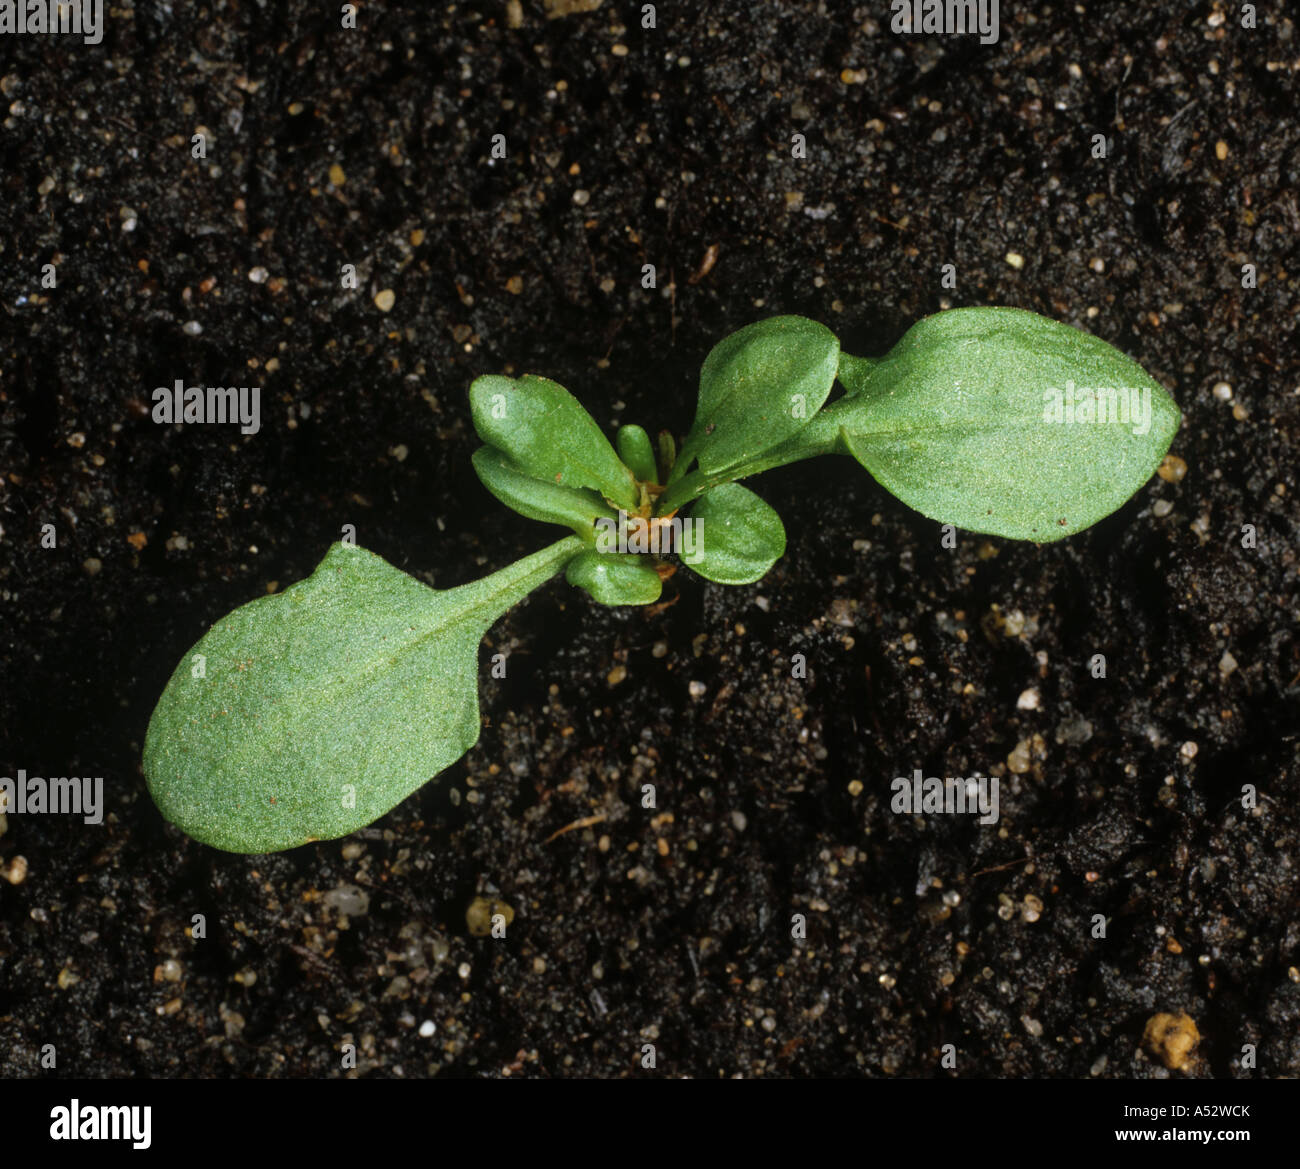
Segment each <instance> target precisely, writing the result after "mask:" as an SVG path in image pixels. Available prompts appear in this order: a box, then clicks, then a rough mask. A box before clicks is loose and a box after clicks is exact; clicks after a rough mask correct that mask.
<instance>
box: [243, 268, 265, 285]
mask: <svg viewBox="0 0 1300 1169" xmlns="http://www.w3.org/2000/svg"><path fill="white" fill-rule="evenodd" d="M269 275H270V273H269V272H267V270H266V269H265V268H263V267H262V265H261V264H258V266H257V267H256V268H249V270H248V278H249V279H250V280H251V281H252V282H253V283H254V284H265V283H266V278H267V276H269Z"/></svg>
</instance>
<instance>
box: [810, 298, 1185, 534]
mask: <svg viewBox="0 0 1300 1169" xmlns="http://www.w3.org/2000/svg"><path fill="white" fill-rule="evenodd" d="M846 372H848V373H849V376H848V378H847V379H846V378H845V374H846ZM840 376H841V379H842V380H845V384H846V386H847V387H848V389H849V396H848V397H846V398H845V399H842V400H841V401H840V402H837V403H836V404H835V405H834V406H833V407H831V408H830V410H828V415H832V414H833V415H836V416H838V417H839V418H840V419H842V421H841V439H842V442H843V445H844V447H845V448H846V449H847V450H848V452H849V453H851V454H852V455H853V456H854V457H855V458H856V459H857V460H858V462H860V463H861V464H862V465H863V466H864V467H866V469H867V470H868V471H870V472H871V474H872V475H873V476H874V477H875V478H876V480H877V481H878V482H879V483H880V485H881V486H882V487H884V488H885V489H886V490H887V491H889V492H890V493H891V494H893V495H895V496H897V497H898V498H899V499H900V500H902V501H903V502H904V503H905V504H907V505H908V506H909V507H914V508H915V509H916V510H917V511H919V512H921V513H922V514H923V515H926V516H929V517H930V518H931V519H934V520H938V521H940V522H941V523H950V524H954V525H955V526H957V527H961V528H965V529H967V530H968V531H972V532H988V533H991V534H993V535H998V536H1009V537H1012V538H1013V539H1018V540H1033V541H1036V542H1037V543H1047V542H1050V541H1053V540H1059V539H1062V538H1063V537H1065V536H1069V535H1072V534H1074V533H1075V532H1079V531H1082V530H1083V529H1084V528H1087V527H1090V526H1091V525H1092V524H1095V523H1096V522H1097V521H1098V520H1100V519H1102V518H1103V517H1104V516H1107V515H1109V514H1110V513H1111V512H1113V511H1115V510H1116V509H1117V508H1118V507H1120V506H1121V505H1122V504H1123V503H1124V502H1125V501H1126V500H1128V499H1129V498H1130V497H1131V496H1132V495H1133V494H1134V492H1136V491H1137V490H1138V488H1140V487H1141V486H1142V484H1143V483H1145V482H1146V481H1147V480H1148V479H1149V478H1150V477H1151V474H1152V472H1153V471H1154V470H1155V469H1156V467H1157V466H1158V465H1159V463H1160V460H1161V459H1162V458H1163V457H1164V455H1165V452H1166V451H1167V450H1168V449H1169V444H1170V442H1171V441H1172V439H1173V436H1174V433H1175V432H1176V431H1177V429H1178V424H1179V418H1180V415H1179V412H1178V407H1177V406H1176V405H1174V402H1173V399H1171V398H1170V397H1169V395H1168V394H1167V393H1166V392H1165V390H1164V388H1163V387H1162V386H1161V385H1160V384H1159V383H1158V382H1156V381H1155V380H1154V379H1153V378H1152V377H1151V376H1150V375H1149V374H1147V372H1146V371H1145V370H1144V369H1143V368H1142V367H1141V366H1140V365H1138V364H1137V362H1135V361H1133V360H1131V359H1130V358H1128V357H1126V356H1125V355H1124V354H1123V353H1121V352H1120V351H1119V350H1118V349H1115V348H1114V347H1113V346H1111V345H1108V344H1107V343H1106V342H1105V341H1102V340H1101V339H1100V338H1098V337H1094V336H1092V335H1091V334H1089V333H1084V332H1082V331H1081V330H1079V329H1074V328H1071V327H1070V326H1068V325H1062V324H1060V323H1058V322H1056V321H1053V320H1049V319H1048V318H1047V317H1042V316H1038V315H1037V314H1036V313H1030V312H1024V311H1023V310H1021V309H1011V308H967V309H951V310H949V311H947V312H941V313H936V314H935V315H934V316H931V317H927V318H925V319H924V320H922V321H918V322H917V323H916V324H915V325H913V326H912V328H911V329H909V330H908V332H907V334H906V335H905V336H904V337H903V339H902V340H901V341H900V342H899V343H898V344H897V345H896V346H894V348H893V349H892V350H891V351H890V353H889V354H888V356H887V357H885V358H884V360H882V361H880V362H879V363H877V364H875V365H874V366H872V367H870V368H867V367H851V372H850V371H846V370H845V369H844V368H842V369H841V373H840Z"/></svg>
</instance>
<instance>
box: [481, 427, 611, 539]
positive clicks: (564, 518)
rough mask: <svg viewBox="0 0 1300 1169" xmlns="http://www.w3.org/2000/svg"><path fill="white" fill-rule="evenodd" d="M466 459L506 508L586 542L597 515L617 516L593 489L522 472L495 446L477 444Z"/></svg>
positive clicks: (605, 516) (592, 537) (598, 516)
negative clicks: (567, 529) (558, 483)
mask: <svg viewBox="0 0 1300 1169" xmlns="http://www.w3.org/2000/svg"><path fill="white" fill-rule="evenodd" d="M470 461H471V462H472V463H473V464H474V470H475V471H476V472H478V477H479V479H480V480H481V481H482V483H483V486H484V487H486V488H487V489H488V490H489V491H490V492H492V494H493V495H495V496H496V497H497V498H498V499H499V500H500V501H501V502H502V503H504V504H505V505H506V506H507V507H510V508H513V509H514V510H515V511H517V512H518V513H519V514H520V515H525V516H527V517H528V518H529V519H533V520H542V521H543V522H545V523H550V524H564V525H567V526H568V527H571V528H572V529H573V530H574V531H575V532H577V533H578V535H580V536H581V537H582V538H583V539H584V540H586V541H587V543H589V544H590V543H591V542H592V541H593V539H594V536H593V528H594V525H595V523H596V520H597V519H598V518H602V517H603V518H608V519H614V520H617V519H618V513H617V512H615V511H614V510H613V509H612V508H610V507H608V506H606V504H605V501H604V500H603V499H602V498H601V497H600V496H599V495H598V494H597V493H596V492H594V491H587V490H585V489H582V488H577V487H557V486H555V484H554V483H549V482H546V481H545V480H542V479H534V478H532V477H531V476H528V475H525V474H524V473H523V472H522V471H520V470H519V468H518V467H516V466H515V465H514V464H513V463H511V461H510V460H509V459H508V458H507V457H506V456H505V455H504V454H502V453H501V452H500V451H499V450H497V449H496V448H495V447H490V446H482V447H479V448H478V450H476V451H475V452H474V454H473V455H472V456H471V460H470Z"/></svg>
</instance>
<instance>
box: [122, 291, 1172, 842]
mask: <svg viewBox="0 0 1300 1169" xmlns="http://www.w3.org/2000/svg"><path fill="white" fill-rule="evenodd" d="M837 379H838V381H839V383H840V385H841V386H842V389H843V393H841V394H840V395H838V396H837V397H834V398H833V397H832V390H833V389H834V385H835V382H836V380H837ZM470 409H471V412H472V415H473V419H474V426H475V428H476V430H477V431H478V434H479V437H480V438H482V439H483V441H484V443H485V444H486V445H485V446H483V447H482V448H480V449H479V450H478V451H477V452H475V454H474V457H473V464H474V469H475V471H476V472H477V473H478V476H479V478H480V480H481V481H482V483H483V485H484V487H486V488H487V490H488V491H489V492H491V493H492V494H493V495H494V496H496V497H497V499H499V500H500V501H501V502H502V503H504V504H506V506H507V507H510V508H512V509H514V510H515V511H517V512H519V513H520V514H522V515H525V516H527V517H529V518H530V519H535V520H540V521H542V522H545V523H550V524H555V525H557V526H559V527H561V528H566V529H570V530H571V531H572V533H573V534H572V535H568V536H566V537H565V538H563V539H561V540H560V541H559V542H558V543H555V544H552V545H551V546H550V547H548V548H545V549H543V550H542V551H540V552H537V553H534V554H533V555H532V556H529V557H526V558H525V559H523V560H520V561H518V562H517V563H515V564H513V565H510V566H509V567H507V568H503V569H501V570H500V571H499V572H496V573H493V574H492V575H491V576H488V577H486V578H484V579H482V580H479V581H475V582H473V583H471V584H467V585H463V586H461V587H459V588H454V589H447V590H436V589H432V588H430V587H429V586H427V585H425V584H423V583H421V582H420V581H417V580H416V579H415V578H414V577H411V576H409V575H407V574H406V573H404V572H402V571H400V570H399V569H397V568H394V567H393V566H392V565H390V564H388V563H387V562H385V561H384V560H381V559H380V558H379V557H377V556H374V555H372V554H371V553H369V552H366V551H364V550H363V549H360V548H357V547H355V546H350V545H347V544H342V543H340V544H335V545H334V546H333V547H332V548H331V549H330V550H329V552H328V553H327V555H326V556H325V559H324V560H322V561H321V563H320V565H319V566H318V567H317V568H316V571H315V572H313V573H312V575H311V576H310V577H308V578H307V579H306V580H304V581H301V582H299V583H298V584H296V585H294V586H293V587H291V588H289V589H287V590H285V592H283V593H281V594H278V595H275V596H270V597H262V598H260V599H258V600H255V601H252V602H250V603H249V604H247V605H244V606H243V607H241V608H239V609H236V610H235V611H234V612H233V613H231V614H230V615H228V616H227V617H225V618H224V619H223V620H221V621H219V622H217V624H216V625H214V626H213V627H212V628H211V629H210V630H209V631H208V632H207V633H206V634H205V635H204V637H203V638H202V639H201V640H200V641H199V642H198V644H197V645H196V646H194V648H193V649H192V650H191V651H190V653H189V654H187V655H186V657H185V658H184V659H183V660H182V661H181V663H180V665H179V666H177V668H176V671H175V673H174V674H173V675H172V678H171V681H170V682H168V684H167V687H166V689H165V690H164V692H163V695H162V697H161V699H160V700H159V702H158V706H157V708H156V709H155V710H154V713H153V718H152V719H151V721H150V723H149V730H148V734H147V735H146V739H145V748H144V771H145V776H146V778H147V780H148V783H149V789H150V792H151V794H152V795H153V798H154V800H155V802H156V803H157V805H158V807H159V808H160V810H161V811H162V813H163V815H164V816H166V817H167V819H169V820H171V821H172V822H173V823H175V824H176V825H178V826H179V827H180V828H181V829H182V830H183V831H185V832H186V833H188V834H189V835H190V836H192V837H194V838H195V839H196V840H199V841H202V842H203V843H206V844H210V845H213V846H215V847H217V848H222V849H226V850H229V851H231V852H245V853H261V852H272V851H276V850H280V849H286V848H293V847H295V846H296V845H300V844H305V843H308V842H310V841H313V840H324V839H332V838H334V837H338V836H344V835H346V834H347V833H350V832H354V831H356V830H357V829H358V828H362V827H364V826H365V825H367V824H370V823H372V822H373V821H374V820H376V819H378V818H379V817H380V816H382V815H384V814H385V813H386V812H388V811H389V810H390V809H391V808H392V807H394V805H396V804H397V803H399V802H400V801H401V800H403V799H405V798H406V797H407V796H409V795H410V794H411V793H412V792H414V791H416V790H417V789H418V788H419V787H421V786H422V785H423V784H424V783H426V782H427V781H428V780H429V779H431V778H432V777H433V776H434V775H436V774H437V773H438V772H440V771H442V770H444V769H445V768H446V767H448V766H450V765H451V764H452V763H454V762H455V761H456V760H457V759H459V758H460V757H461V756H462V755H464V754H465V752H466V751H468V750H469V749H470V747H472V746H473V745H474V743H475V742H476V741H477V740H478V735H479V727H480V720H479V712H478V687H477V681H478V650H479V643H480V641H481V639H482V638H483V636H484V635H485V634H486V633H487V631H488V629H489V628H490V627H491V626H492V624H493V623H494V622H495V621H496V620H497V619H498V618H499V617H500V616H501V615H502V614H503V613H504V612H505V611H506V610H507V609H508V608H510V607H511V606H512V605H514V604H515V603H516V602H518V601H519V600H521V599H523V598H524V597H525V596H527V595H528V593H529V592H531V591H532V590H533V589H535V588H537V587H538V586H539V585H541V584H542V583H543V582H544V581H546V580H548V579H549V578H550V577H552V576H554V575H556V574H557V573H559V572H560V571H564V573H565V577H566V579H567V580H568V582H569V583H570V584H572V585H574V586H576V587H577V588H580V589H583V590H585V591H586V592H587V593H588V594H589V595H590V596H591V597H592V598H593V599H594V600H595V601H596V602H598V603H600V604H604V605H647V604H651V603H653V602H655V601H657V600H658V599H659V596H660V591H661V587H662V580H663V579H664V578H665V577H666V576H667V575H668V574H669V573H670V572H671V571H672V568H671V566H670V564H669V563H668V561H667V556H669V555H671V554H673V553H676V554H677V555H678V556H679V558H680V559H681V560H682V561H684V562H685V563H686V564H688V565H689V566H690V567H691V568H692V569H693V570H694V571H695V572H696V573H698V574H699V575H700V576H702V577H704V578H705V579H706V580H710V581H713V582H715V583H718V584H726V585H744V584H751V583H753V582H754V581H757V580H759V579H760V578H762V577H763V575H764V574H765V573H767V571H768V570H769V569H770V568H771V567H772V565H773V564H775V563H776V561H777V560H779V559H780V558H781V556H782V555H783V554H784V552H785V530H784V528H783V526H782V524H781V520H780V517H779V516H778V515H777V513H776V512H775V511H774V510H773V509H772V508H771V507H770V506H769V505H768V504H766V503H765V502H763V500H761V499H760V498H759V497H758V496H757V495H755V494H754V493H753V492H752V491H750V490H749V489H748V488H747V487H742V486H741V485H740V484H739V482H737V481H738V480H740V479H744V478H747V477H749V476H751V475H754V474H756V473H758V472H760V471H764V470H768V469H770V468H773V467H779V466H783V465H786V464H789V463H794V462H798V461H800V460H803V459H808V458H812V457H814V456H818V455H835V454H838V455H847V456H849V457H851V458H853V459H856V460H857V461H858V462H859V463H861V464H862V466H863V467H865V468H866V469H867V470H868V471H869V472H870V473H871V475H872V476H873V477H874V478H875V480H876V481H877V482H878V483H879V484H880V485H881V486H882V487H884V488H885V489H886V490H887V491H889V492H891V493H892V494H893V495H895V496H896V497H897V498H898V499H900V500H901V501H902V502H904V503H905V504H907V505H908V506H910V507H912V508H914V509H916V510H917V511H919V512H920V513H922V514H923V515H925V516H927V517H929V518H930V519H933V520H937V521H938V522H940V523H942V524H948V525H952V526H954V527H962V528H965V529H967V530H969V531H972V532H983V533H988V534H991V535H997V536H1004V537H1008V538H1010V539H1016V540H1028V541H1033V542H1036V543H1050V542H1052V541H1055V540H1060V539H1062V538H1064V537H1066V536H1070V535H1073V534H1074V533H1076V532H1080V531H1082V530H1083V529H1085V528H1087V527H1089V526H1091V525H1092V524H1095V523H1096V522H1097V521H1098V520H1100V519H1102V518H1103V517H1104V516H1107V515H1109V514H1111V513H1112V512H1113V511H1115V510H1116V509H1117V508H1119V507H1120V506H1121V505H1122V504H1124V503H1125V502H1126V501H1127V500H1128V499H1130V498H1131V497H1132V496H1133V494H1134V493H1135V492H1136V491H1137V490H1138V489H1139V488H1140V487H1141V486H1142V484H1143V483H1145V482H1146V481H1147V479H1148V478H1150V476H1151V474H1152V472H1153V471H1154V470H1155V469H1156V467H1157V466H1158V465H1159V463H1160V461H1161V459H1162V458H1163V457H1164V455H1165V452H1166V451H1167V450H1168V449H1169V444H1170V442H1171V441H1172V439H1173V436H1174V433H1175V431H1176V430H1177V428H1178V425H1179V419H1180V416H1179V412H1178V408H1177V407H1176V406H1175V405H1174V403H1173V401H1172V399H1171V398H1170V397H1169V395H1168V394H1167V393H1166V392H1165V391H1164V389H1163V388H1162V387H1161V386H1160V385H1159V384H1158V383H1157V382H1155V381H1154V380H1153V379H1152V378H1151V377H1150V376H1149V375H1148V374H1147V373H1146V372H1145V371H1144V370H1143V369H1142V368H1141V367H1140V366H1139V365H1137V364H1136V363H1135V362H1134V361H1132V360H1130V359H1129V358H1128V357H1125V356H1124V355H1123V354H1122V353H1120V352H1119V351H1118V350H1116V349H1114V348H1113V347H1111V346H1110V345H1108V344H1106V343H1105V342H1104V341H1101V340H1099V339H1097V338H1096V337H1092V336H1090V335H1089V334H1087V333H1083V332H1080V331H1079V330H1077V329H1073V328H1070V327H1069V326H1067V325H1061V324H1058V323H1057V322H1055V321H1051V320H1048V319H1047V318H1045V317H1040V316H1037V315H1036V314H1034V313H1029V312H1023V311H1021V310H1019V309H1009V308H969V309H953V310H950V311H948V312H941V313H938V314H936V315H934V316H932V317H927V318H926V319H924V320H922V321H920V322H918V323H917V324H916V325H914V326H913V327H912V328H911V329H910V330H909V331H908V332H907V334H906V335H905V336H904V337H903V339H902V340H901V341H900V342H899V343H898V344H897V345H896V346H895V347H894V348H893V349H892V350H891V351H890V352H889V353H888V354H887V355H886V356H885V357H883V358H881V359H878V360H873V359H869V358H862V357H852V356H850V355H848V354H846V353H843V352H841V350H840V344H839V341H838V339H837V338H836V337H835V335H834V334H833V333H831V331H830V330H829V329H827V328H826V327H825V326H823V325H820V324H818V323H817V322H815V321H810V320H807V319H805V318H803V317H793V316H785V317H774V318H772V319H770V320H766V321H760V322H758V323H756V324H753V325H749V326H747V327H746V328H743V329H741V330H739V331H738V332H736V333H733V334H732V335H731V336H729V337H727V338H725V339H724V340H722V341H721V342H719V343H718V345H716V346H715V347H714V349H713V351H712V352H711V353H710V354H709V355H708V357H707V358H706V360H705V362H704V365H703V367H702V369H701V372H700V390H699V402H698V405H697V408H696V415H695V421H694V423H693V425H692V426H691V429H690V431H689V432H688V433H687V434H686V436H685V438H684V440H683V441H682V443H681V446H680V447H678V446H677V444H676V442H675V441H674V439H673V437H672V435H671V434H670V433H668V432H662V433H661V434H660V435H659V441H658V444H657V449H656V445H655V444H652V443H651V440H650V437H649V435H648V434H647V433H646V432H645V431H644V430H643V429H641V428H640V427H639V426H624V427H622V428H621V429H620V430H619V432H618V434H617V436H616V440H615V443H614V444H611V443H610V442H609V440H608V439H607V438H606V437H605V435H604V433H603V432H602V431H601V429H600V427H599V425H598V424H597V423H596V422H595V420H594V419H592V417H591V416H590V415H589V414H588V413H587V412H586V410H584V409H583V408H582V406H581V405H580V404H579V403H578V401H577V399H575V398H574V397H573V396H572V395H571V394H570V393H569V392H568V391H567V390H565V389H564V388H563V387H561V386H559V385H557V384H556V383H555V382H552V381H550V380H548V379H547V378H542V377H534V376H532V375H527V376H524V377H522V378H517V379H516V378H508V377H498V376H488V377H480V378H478V379H477V380H476V381H475V382H474V384H473V386H472V387H471V388H470Z"/></svg>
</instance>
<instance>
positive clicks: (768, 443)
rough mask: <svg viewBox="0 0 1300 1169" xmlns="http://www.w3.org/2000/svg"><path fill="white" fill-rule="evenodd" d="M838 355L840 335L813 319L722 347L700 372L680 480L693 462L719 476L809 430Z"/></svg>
mask: <svg viewBox="0 0 1300 1169" xmlns="http://www.w3.org/2000/svg"><path fill="white" fill-rule="evenodd" d="M839 352H840V343H839V340H838V339H837V338H836V336H835V334H834V333H832V332H831V331H830V330H829V329H828V328H826V326H825V325H821V324H818V323H817V322H816V321H810V320H808V319H807V318H806V317H772V318H770V319H769V320H766V321H758V322H756V323H755V324H752V325H746V326H745V328H743V329H740V330H738V331H737V332H735V333H732V334H731V336H729V337H725V338H724V339H723V340H721V341H719V342H718V344H717V345H715V346H714V347H713V351H712V352H711V353H710V354H709V355H708V357H707V358H705V360H704V365H703V367H702V368H701V370H700V399H699V405H698V407H697V409H696V412H695V424H694V425H693V426H692V427H691V432H690V433H689V434H688V435H687V436H686V441H685V443H684V444H683V445H682V450H681V453H680V454H679V455H678V458H677V465H676V470H675V472H674V475H673V479H676V478H678V477H680V476H681V475H682V474H684V473H685V472H686V471H687V469H688V464H689V463H690V461H691V459H692V458H695V459H698V460H699V466H700V470H701V471H703V472H704V473H705V474H708V475H713V474H717V473H718V472H720V471H724V470H726V469H727V468H728V467H732V466H735V465H737V464H739V463H741V462H743V461H745V460H747V459H752V458H754V457H755V456H757V455H760V454H762V452H763V451H765V450H768V449H769V448H770V447H774V446H776V445H777V444H778V443H780V442H783V441H784V440H785V439H787V438H789V437H790V436H791V435H792V434H794V433H795V432H796V431H797V430H799V429H800V428H801V427H803V426H806V425H807V423H808V422H809V420H810V419H811V418H812V417H813V415H815V414H816V413H817V411H818V410H820V409H821V407H822V404H823V403H824V402H825V401H826V396H827V395H828V394H829V393H830V392H831V386H832V384H834V381H835V370H836V367H837V365H838V363H839Z"/></svg>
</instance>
